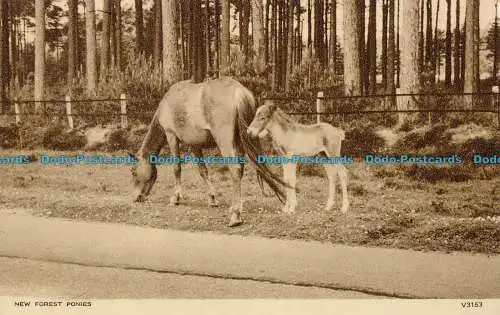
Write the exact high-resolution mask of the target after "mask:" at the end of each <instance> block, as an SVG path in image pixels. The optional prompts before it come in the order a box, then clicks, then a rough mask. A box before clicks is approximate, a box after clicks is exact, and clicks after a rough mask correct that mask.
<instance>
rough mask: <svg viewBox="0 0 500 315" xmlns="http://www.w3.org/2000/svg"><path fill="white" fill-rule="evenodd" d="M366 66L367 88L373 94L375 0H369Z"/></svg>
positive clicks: (374, 81) (375, 84)
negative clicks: (367, 75) (367, 73)
mask: <svg viewBox="0 0 500 315" xmlns="http://www.w3.org/2000/svg"><path fill="white" fill-rule="evenodd" d="M367 59H368V60H369V61H368V65H369V66H368V67H367V69H366V70H367V72H369V75H370V79H369V80H368V82H369V90H370V94H372V95H373V94H375V92H376V88H377V1H376V0H370V14H369V22H368V51H367Z"/></svg>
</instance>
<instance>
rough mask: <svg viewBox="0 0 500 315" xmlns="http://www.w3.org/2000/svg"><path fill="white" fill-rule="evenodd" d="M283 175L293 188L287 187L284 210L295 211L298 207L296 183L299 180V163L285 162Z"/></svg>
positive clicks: (287, 211)
mask: <svg viewBox="0 0 500 315" xmlns="http://www.w3.org/2000/svg"><path fill="white" fill-rule="evenodd" d="M283 177H284V180H285V182H286V183H288V184H289V185H290V186H291V187H292V188H290V187H287V188H286V203H285V205H284V206H283V212H286V213H293V212H295V207H297V195H296V194H295V184H296V181H297V164H294V163H285V164H283Z"/></svg>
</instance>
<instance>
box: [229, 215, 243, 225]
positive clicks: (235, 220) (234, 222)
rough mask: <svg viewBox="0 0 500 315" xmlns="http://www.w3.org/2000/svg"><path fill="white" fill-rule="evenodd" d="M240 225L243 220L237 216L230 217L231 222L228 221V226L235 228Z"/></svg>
mask: <svg viewBox="0 0 500 315" xmlns="http://www.w3.org/2000/svg"><path fill="white" fill-rule="evenodd" d="M241 224H243V220H241V218H240V216H239V215H232V216H231V220H229V224H228V226H229V227H235V226H238V225H241Z"/></svg>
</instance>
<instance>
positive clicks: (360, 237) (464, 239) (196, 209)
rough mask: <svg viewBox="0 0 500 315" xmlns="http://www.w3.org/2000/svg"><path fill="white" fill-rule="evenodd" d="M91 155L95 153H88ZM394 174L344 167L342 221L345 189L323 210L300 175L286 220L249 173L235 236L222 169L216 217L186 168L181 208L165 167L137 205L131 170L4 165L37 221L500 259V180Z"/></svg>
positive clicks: (18, 201) (1, 204) (15, 197)
mask: <svg viewBox="0 0 500 315" xmlns="http://www.w3.org/2000/svg"><path fill="white" fill-rule="evenodd" d="M31 153H32V154H34V155H35V156H37V155H38V154H39V152H31ZM47 153H48V154H54V155H55V154H59V153H61V152H59V153H56V152H47ZM14 154H21V152H19V151H15V150H9V151H0V155H2V156H5V155H14ZM22 154H27V153H26V152H24V151H23V152H22ZM61 154H62V153H61ZM91 154H97V153H87V155H91ZM114 155H119V153H115V154H114ZM391 167H394V166H371V165H366V164H361V163H355V164H352V165H347V169H348V174H349V197H350V202H351V206H350V210H349V212H348V214H347V215H343V214H342V213H341V212H340V204H341V193H340V190H338V192H337V204H336V207H335V208H334V210H332V211H328V212H327V211H325V210H323V207H324V205H325V203H326V199H327V180H326V178H322V177H320V176H304V175H300V176H299V178H298V181H299V184H298V187H299V189H300V193H299V194H298V202H299V204H298V207H297V209H296V212H295V213H294V214H292V215H287V214H284V213H282V212H281V211H280V209H281V207H282V205H281V203H280V202H279V201H278V200H277V198H275V197H266V196H263V195H262V193H261V192H260V189H259V187H258V185H257V181H256V176H255V172H254V171H253V169H252V168H251V166H250V165H247V167H246V168H245V169H246V172H245V176H244V180H243V185H242V187H243V190H244V196H245V204H244V208H245V211H244V213H243V219H244V220H245V222H244V224H243V225H241V226H239V227H236V228H229V227H227V223H228V208H229V204H230V198H231V195H232V189H231V179H230V176H229V173H227V172H224V171H222V169H221V168H220V167H217V166H209V173H210V176H211V178H212V181H213V183H214V185H215V187H216V189H217V198H218V200H219V201H220V206H219V207H218V208H209V207H207V202H208V199H207V195H206V193H205V188H204V185H203V184H202V181H201V178H200V176H199V175H198V169H197V167H196V166H193V165H186V166H184V168H183V172H182V183H183V191H184V197H185V199H184V200H183V202H182V203H181V205H179V206H177V207H174V206H170V205H169V199H170V197H171V196H172V193H173V182H174V181H173V171H172V169H171V167H170V166H160V167H159V170H158V181H157V183H156V185H155V187H154V188H153V191H152V194H151V196H150V197H149V200H148V201H147V202H146V203H143V204H137V203H133V202H132V199H133V196H132V191H133V189H132V182H131V176H130V171H129V168H130V166H126V165H92V166H91V165H72V166H65V165H42V164H40V163H39V162H34V163H31V164H27V165H2V164H0V175H1V178H2V180H1V181H0V211H2V209H11V208H21V209H24V210H25V211H28V212H30V213H32V214H34V215H39V216H48V217H63V218H69V219H74V220H87V221H106V222H120V223H127V224H133V225H141V226H150V227H155V228H165V229H167V228H168V229H178V230H190V231H214V232H218V233H224V234H240V235H259V236H264V237H270V238H286V239H303V240H316V241H322V242H331V243H337V244H351V245H363V246H378V247H393V248H405V249H414V250H424V251H431V250H432V251H447V252H449V251H462V252H481V253H490V254H498V253H500V207H499V206H498V204H500V203H499V202H498V199H497V198H498V196H497V194H498V192H499V191H500V190H499V189H498V187H499V185H500V177H499V176H496V177H494V178H493V179H492V180H472V181H465V182H446V181H440V182H437V183H425V182H420V181H413V180H410V179H408V178H404V177H400V176H389V175H387V176H384V175H383V174H389V173H390V172H387V170H390V168H391ZM381 168H385V169H384V170H385V171H382V172H381ZM478 171H479V170H478ZM381 174H382V175H381ZM337 182H338V181H337ZM267 192H268V193H270V191H269V189H268V190H267Z"/></svg>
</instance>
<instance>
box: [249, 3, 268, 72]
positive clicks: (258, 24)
mask: <svg viewBox="0 0 500 315" xmlns="http://www.w3.org/2000/svg"><path fill="white" fill-rule="evenodd" d="M252 15H253V20H252V34H253V50H254V54H255V55H254V56H255V57H254V69H255V72H256V73H257V74H258V75H260V74H262V73H264V71H265V70H266V60H265V58H266V56H265V55H264V46H265V43H264V7H263V3H262V0H252Z"/></svg>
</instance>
